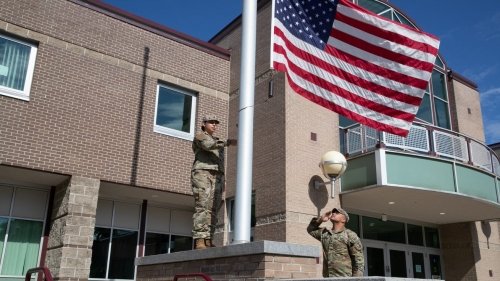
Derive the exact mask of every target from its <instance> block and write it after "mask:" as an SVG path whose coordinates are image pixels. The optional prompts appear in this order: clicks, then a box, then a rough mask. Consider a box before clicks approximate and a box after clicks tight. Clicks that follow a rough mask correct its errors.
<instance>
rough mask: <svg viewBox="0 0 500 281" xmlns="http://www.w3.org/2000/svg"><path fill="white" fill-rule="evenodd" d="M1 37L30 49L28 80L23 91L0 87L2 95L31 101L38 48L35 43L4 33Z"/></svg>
mask: <svg viewBox="0 0 500 281" xmlns="http://www.w3.org/2000/svg"><path fill="white" fill-rule="evenodd" d="M0 37H2V38H3V39H6V40H9V41H13V42H16V43H18V44H22V45H25V46H28V47H30V54H29V59H28V67H27V68H26V79H25V81H24V89H23V90H22V91H21V90H16V89H13V88H9V87H6V86H2V85H0V95H2V96H7V97H11V98H16V99H20V100H25V101H29V100H30V93H31V85H32V82H33V74H34V72H35V61H36V56H37V52H38V46H37V45H35V44H33V43H29V42H28V41H24V40H21V39H17V38H15V37H12V36H9V35H6V34H3V33H0Z"/></svg>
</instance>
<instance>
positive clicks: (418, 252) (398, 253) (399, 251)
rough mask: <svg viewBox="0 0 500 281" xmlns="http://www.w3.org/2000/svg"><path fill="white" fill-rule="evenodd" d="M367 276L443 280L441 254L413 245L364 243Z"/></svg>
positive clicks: (378, 242)
mask: <svg viewBox="0 0 500 281" xmlns="http://www.w3.org/2000/svg"><path fill="white" fill-rule="evenodd" d="M363 245H364V248H365V263H366V268H365V275H367V276H388V277H401V278H419V279H420V278H421V279H426V278H427V279H430V278H436V277H439V278H441V276H442V275H441V266H440V255H439V252H435V251H433V250H429V249H425V248H423V247H416V246H411V245H400V244H397V243H387V242H381V241H366V240H365V241H363Z"/></svg>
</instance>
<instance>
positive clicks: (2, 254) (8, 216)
mask: <svg viewBox="0 0 500 281" xmlns="http://www.w3.org/2000/svg"><path fill="white" fill-rule="evenodd" d="M5 187H6V188H10V189H11V190H12V193H11V198H10V205H9V207H8V213H5V214H3V215H0V218H4V219H5V220H6V221H7V228H6V229H5V231H6V232H5V236H4V237H0V239H2V240H3V248H2V249H1V251H0V279H2V278H7V279H8V278H18V277H24V275H7V274H2V272H3V269H4V268H3V267H4V266H5V264H4V262H5V258H6V252H7V246H8V243H9V241H11V240H10V239H9V234H10V228H11V225H12V221H13V220H22V221H29V222H39V223H42V228H41V232H40V239H39V242H38V253H37V256H36V265H38V264H39V263H40V259H41V256H42V250H43V243H44V239H46V238H45V237H44V230H45V227H46V223H47V222H46V217H47V212H48V201H49V190H47V189H45V188H42V189H40V188H32V187H27V186H10V185H6V186H5ZM0 188H4V187H2V185H1V184H0ZM19 190H33V191H36V192H39V191H41V192H44V193H45V198H44V200H45V204H44V208H43V214H42V215H41V216H40V218H33V217H28V216H23V215H21V216H20V215H15V214H13V210H14V206H15V204H16V202H15V201H16V195H17V194H18V193H19Z"/></svg>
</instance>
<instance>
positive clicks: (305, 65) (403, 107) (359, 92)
mask: <svg viewBox="0 0 500 281" xmlns="http://www.w3.org/2000/svg"><path fill="white" fill-rule="evenodd" d="M275 44H278V45H281V46H282V47H283V48H284V49H285V50H287V56H288V59H289V60H290V62H292V63H293V64H295V65H297V66H298V67H299V68H301V69H303V70H304V71H305V72H309V73H311V74H312V75H315V76H318V77H320V78H322V79H324V80H326V81H328V82H330V83H332V84H334V85H336V86H338V87H339V88H341V89H344V90H346V91H348V92H350V93H352V94H354V95H356V96H358V97H360V98H364V99H367V100H371V101H373V102H375V103H378V104H381V105H385V106H388V107H392V108H397V109H398V110H400V111H405V112H408V113H411V114H416V112H417V110H418V106H415V105H411V104H407V103H404V102H401V101H398V100H394V99H391V98H389V97H386V96H383V95H379V94H377V93H374V92H372V91H369V90H367V89H365V88H361V87H359V86H357V85H355V84H352V83H350V82H348V81H346V80H344V79H342V78H340V77H338V76H335V75H332V74H331V73H329V72H327V71H325V70H323V69H322V68H319V67H316V66H315V65H312V64H310V63H309V62H307V61H305V60H303V59H301V58H299V57H297V56H295V55H294V54H293V53H292V52H291V51H288V49H287V47H286V46H285V45H284V41H283V40H282V39H281V38H280V37H276V39H275ZM311 70H314V72H312V71H311ZM362 78H363V79H365V78H364V77H362ZM308 83H310V82H308ZM325 91H327V90H323V93H324V92H325ZM329 93H330V92H329ZM332 94H335V93H332ZM322 97H323V98H324V99H326V100H329V97H328V96H324V95H322Z"/></svg>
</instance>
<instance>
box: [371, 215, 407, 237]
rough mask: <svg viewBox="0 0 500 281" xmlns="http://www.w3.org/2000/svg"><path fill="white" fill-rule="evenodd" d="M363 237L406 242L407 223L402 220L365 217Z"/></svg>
mask: <svg viewBox="0 0 500 281" xmlns="http://www.w3.org/2000/svg"><path fill="white" fill-rule="evenodd" d="M363 238H365V239H372V240H380V241H387V242H395V243H403V244H404V243H406V236H405V225H404V223H401V222H395V221H382V220H379V219H376V218H371V217H363Z"/></svg>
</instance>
